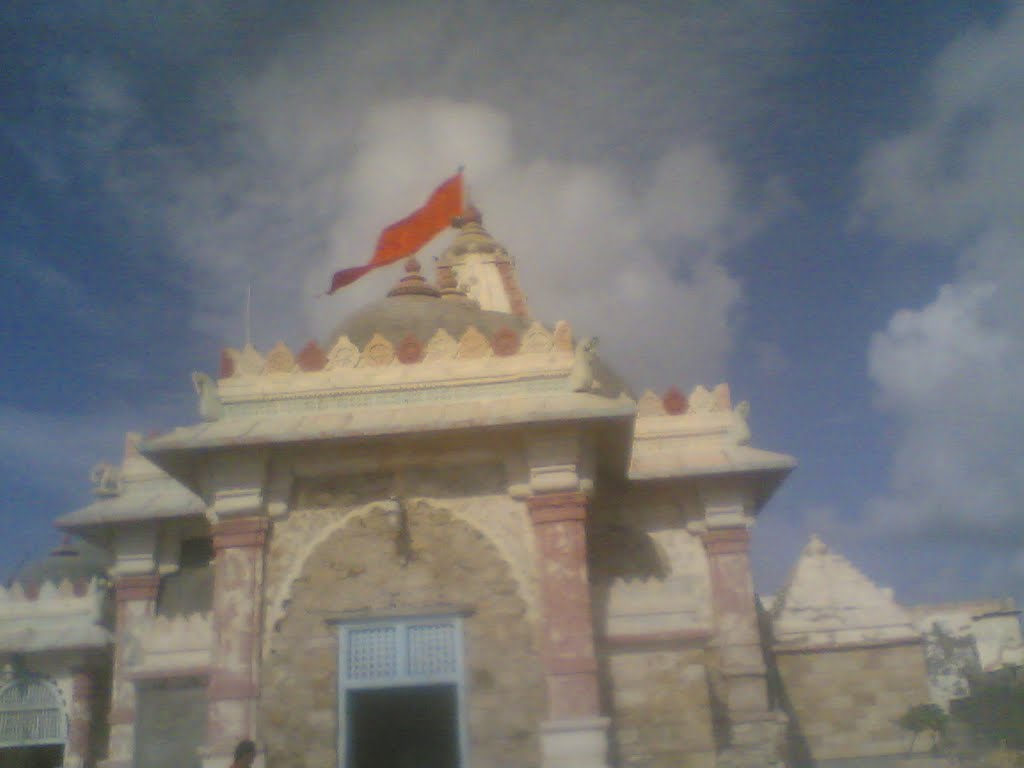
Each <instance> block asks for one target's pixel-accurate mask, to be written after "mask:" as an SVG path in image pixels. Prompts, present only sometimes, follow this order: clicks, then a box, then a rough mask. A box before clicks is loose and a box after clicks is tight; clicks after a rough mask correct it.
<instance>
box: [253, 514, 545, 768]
mask: <svg viewBox="0 0 1024 768" xmlns="http://www.w3.org/2000/svg"><path fill="white" fill-rule="evenodd" d="M481 502H484V503H481ZM466 503H468V502H466ZM476 506H477V508H478V511H479V512H480V513H481V514H486V512H487V511H488V510H487V508H486V506H487V505H486V500H482V499H477V505H476ZM406 510H407V521H408V534H409V535H408V539H407V540H406V541H404V542H403V541H402V540H401V538H402V537H400V536H398V535H397V534H398V527H397V526H396V521H395V519H394V515H393V513H391V512H389V511H388V508H387V506H386V505H384V504H369V505H364V506H361V507H358V508H357V511H348V512H343V511H339V510H338V509H336V508H335V509H333V510H328V509H325V510H323V511H322V516H323V519H321V521H320V522H321V523H324V522H325V521H327V520H328V519H331V518H333V517H336V516H337V515H338V514H343V515H344V518H343V522H342V524H341V525H338V526H335V527H334V528H333V529H331V532H330V533H329V534H328V535H327V536H325V537H323V538H322V540H319V541H318V542H317V543H316V545H315V547H314V548H313V549H312V552H311V553H310V554H308V556H306V557H305V558H304V559H303V561H302V565H301V568H299V569H298V571H297V576H296V577H295V578H294V579H293V580H292V579H291V578H290V576H289V574H290V573H291V572H292V571H291V570H290V569H289V567H288V565H289V564H288V563H287V559H288V558H287V557H281V556H280V554H275V546H277V547H278V549H280V548H281V547H282V546H283V547H284V548H285V549H290V550H291V551H292V552H294V551H295V550H294V548H295V547H298V544H299V542H298V541H297V540H294V541H293V540H292V538H291V537H290V534H289V533H288V526H287V522H286V524H285V525H282V526H280V528H281V531H280V532H281V533H282V534H283V535H282V536H281V538H280V540H278V541H275V539H274V538H272V539H271V552H270V573H269V574H268V575H269V576H270V580H271V582H272V583H271V584H270V585H269V587H270V594H275V593H276V592H277V591H279V589H280V588H281V586H282V582H283V581H286V580H289V581H290V582H291V583H290V586H289V588H288V593H289V594H288V597H287V600H286V601H285V602H284V604H283V605H282V606H281V609H280V610H279V611H277V613H276V618H275V617H269V618H270V620H271V622H272V624H271V628H270V630H269V632H270V634H269V639H268V640H267V643H266V648H267V653H266V655H265V666H264V678H263V690H262V721H263V739H264V741H265V742H266V745H267V751H268V764H269V765H270V766H272V767H273V766H289V767H291V766H295V767H296V768H300V767H301V766H310V767H312V766H318V767H319V766H324V765H333V764H334V762H335V754H336V739H337V738H338V735H337V725H336V720H337V697H338V691H337V655H338V648H337V630H336V629H335V628H334V627H333V626H331V625H330V624H329V623H328V622H329V620H331V619H339V618H344V616H345V615H346V614H349V615H352V617H353V618H357V617H358V616H360V615H366V614H369V615H373V614H378V615H379V614H389V613H395V612H402V613H404V612H409V613H415V612H419V611H425V612H437V611H438V607H439V606H444V605H450V606H467V607H469V609H470V612H469V615H468V616H467V617H466V619H465V620H464V631H465V649H466V659H465V664H466V680H467V701H468V723H469V742H470V750H471V754H472V759H473V762H474V764H475V765H489V766H490V765H493V766H505V765H515V766H536V765H538V764H539V762H540V755H539V745H538V740H537V736H538V730H539V723H540V721H541V720H542V719H543V716H544V701H545V694H544V680H543V675H542V670H541V663H540V659H539V657H538V652H537V643H536V638H537V626H536V623H535V621H534V620H533V619H532V618H530V611H529V610H528V604H527V603H528V601H527V600H526V599H524V595H523V592H524V589H523V586H522V582H521V580H520V579H517V578H516V575H515V574H514V572H513V568H512V567H511V566H510V564H509V562H508V561H507V560H506V558H505V557H503V556H502V554H501V553H500V552H499V550H498V549H497V547H496V546H495V544H494V543H493V541H492V539H491V538H489V537H488V536H485V535H484V534H483V533H482V532H481V531H480V530H479V529H477V528H476V527H474V526H471V525H469V524H468V523H467V522H465V521H464V520H462V519H460V518H459V517H456V516H455V515H453V514H452V512H451V511H449V510H448V509H445V508H443V507H442V506H441V505H440V502H427V501H423V500H418V501H412V502H408V503H407V505H406ZM507 512H508V510H507V509H506V510H502V509H501V508H500V505H499V508H498V509H497V510H495V514H497V515H498V516H501V515H502V514H503V513H507ZM523 515H524V520H523V524H524V526H525V527H524V528H523V534H528V533H530V530H529V527H528V521H526V520H525V513H523ZM308 517H309V515H307V518H308ZM506 524H507V526H508V528H509V531H510V535H512V534H511V532H512V531H514V530H517V529H516V526H517V525H518V524H517V523H516V522H514V521H506ZM302 525H303V526H310V525H312V524H311V523H310V521H309V519H307V520H306V521H305V522H304V523H303V524H302ZM313 531H315V526H313V527H312V528H311V529H310V533H312V532H313ZM277 533H278V531H277V530H276V529H275V535H276V534H277ZM285 542H290V543H288V544H287V545H286V544H285ZM502 544H503V547H513V548H515V547H520V548H524V547H526V544H525V543H524V542H502ZM516 551H518V550H516ZM522 551H524V552H527V553H528V554H532V553H530V552H529V551H528V549H523V550H522ZM274 582H276V584H275V583H274Z"/></svg>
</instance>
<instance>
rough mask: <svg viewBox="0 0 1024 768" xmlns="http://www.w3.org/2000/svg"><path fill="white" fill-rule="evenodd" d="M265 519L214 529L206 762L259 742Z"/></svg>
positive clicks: (226, 523) (225, 522)
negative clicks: (248, 742) (243, 742)
mask: <svg viewBox="0 0 1024 768" xmlns="http://www.w3.org/2000/svg"><path fill="white" fill-rule="evenodd" d="M269 529H270V521H269V520H268V519H267V518H265V517H239V518H229V519H226V520H222V521H221V522H219V523H217V524H216V525H214V527H213V548H214V551H215V553H216V557H215V560H214V586H213V649H212V655H211V666H210V682H209V687H208V689H207V696H208V699H209V704H208V710H207V733H206V743H207V750H206V751H207V756H208V757H210V758H211V759H212V761H213V762H218V761H219V760H220V759H221V758H223V757H224V756H225V755H229V754H230V752H231V750H233V749H234V746H235V744H237V743H238V741H239V740H241V739H250V738H255V728H256V723H255V717H256V706H257V700H258V699H259V695H260V654H261V643H260V635H261V631H262V617H263V568H264V547H265V544H266V540H267V533H268V531H269Z"/></svg>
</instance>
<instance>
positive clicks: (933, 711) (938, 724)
mask: <svg viewBox="0 0 1024 768" xmlns="http://www.w3.org/2000/svg"><path fill="white" fill-rule="evenodd" d="M896 724H897V725H899V727H900V728H902V729H903V730H905V731H910V733H911V734H912V735H911V737H910V746H909V747H907V754H908V755H909V754H911V753H912V752H913V751H914V744H915V743H916V741H917V737H918V736H919V735H920V734H922V733H923V732H925V731H930V732H931V734H932V749H935V748H936V747H937V746H938V745H939V740H940V739H941V738H942V737H943V736H945V735H946V726H947V725H948V724H949V715H947V714H946V713H945V711H943V709H942V707H940V706H938V705H937V704H917V705H915V706H913V707H910V709H908V710H907V711H906V712H904V713H903V715H902V716H901V717H900V719H899V720H897V721H896Z"/></svg>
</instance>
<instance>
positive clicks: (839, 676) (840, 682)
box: [776, 643, 929, 760]
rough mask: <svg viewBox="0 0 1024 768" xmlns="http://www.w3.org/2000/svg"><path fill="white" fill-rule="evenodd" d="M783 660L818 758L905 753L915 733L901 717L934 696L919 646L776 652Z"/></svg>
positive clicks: (803, 730) (799, 722) (795, 706)
mask: <svg viewBox="0 0 1024 768" xmlns="http://www.w3.org/2000/svg"><path fill="white" fill-rule="evenodd" d="M776 664H777V665H778V670H779V675H780V677H781V680H782V686H783V689H784V692H785V695H786V696H787V697H788V700H789V703H790V705H791V707H792V710H793V714H794V715H795V718H796V722H795V723H794V724H793V726H794V731H795V733H796V734H797V735H798V737H802V739H803V740H804V742H805V743H806V746H807V748H808V749H809V751H810V755H811V757H813V758H814V759H815V760H826V759H833V758H852V757H867V756H875V755H897V754H903V753H905V752H906V749H907V746H908V745H909V744H910V736H909V734H907V732H906V731H904V730H902V729H901V728H900V727H899V726H898V725H896V722H895V721H896V720H897V719H899V717H900V716H901V715H902V714H903V713H904V712H906V710H907V709H908V708H909V707H911V706H914V705H916V704H926V703H928V701H929V699H928V686H927V680H928V678H927V675H926V672H925V665H924V653H923V651H922V647H921V644H920V643H912V644H904V645H890V646H880V647H874V648H872V647H862V648H839V649H829V650H803V651H786V652H782V653H779V652H777V653H776ZM918 742H919V745H918V748H919V749H925V748H927V746H928V739H918Z"/></svg>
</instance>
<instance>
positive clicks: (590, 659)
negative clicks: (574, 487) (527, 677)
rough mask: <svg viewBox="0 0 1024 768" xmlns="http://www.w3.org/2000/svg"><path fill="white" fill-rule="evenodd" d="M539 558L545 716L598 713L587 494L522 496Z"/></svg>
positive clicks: (570, 717) (560, 717)
mask: <svg viewBox="0 0 1024 768" xmlns="http://www.w3.org/2000/svg"><path fill="white" fill-rule="evenodd" d="M527 504H528V506H529V510H530V516H531V517H532V519H533V530H534V533H535V535H536V538H537V549H538V553H539V556H540V563H539V566H540V581H541V595H542V599H543V604H544V626H543V658H544V671H545V676H546V679H547V689H548V719H549V720H555V721H557V720H573V719H580V718H593V717H597V716H599V714H600V705H599V696H598V684H597V661H596V658H595V656H594V624H593V617H592V616H591V610H590V581H589V577H588V574H587V538H586V528H585V523H586V516H587V498H586V496H585V495H584V494H582V493H548V494H542V495H537V496H531V497H530V498H529V499H528V500H527Z"/></svg>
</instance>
